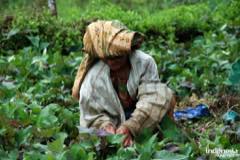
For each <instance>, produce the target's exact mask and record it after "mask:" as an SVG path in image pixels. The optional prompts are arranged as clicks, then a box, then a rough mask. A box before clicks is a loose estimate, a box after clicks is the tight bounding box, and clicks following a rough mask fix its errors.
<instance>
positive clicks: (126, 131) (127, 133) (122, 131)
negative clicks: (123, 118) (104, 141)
mask: <svg viewBox="0 0 240 160" xmlns="http://www.w3.org/2000/svg"><path fill="white" fill-rule="evenodd" d="M116 134H123V135H125V139H124V140H123V146H124V147H128V146H131V145H132V144H133V140H132V135H131V133H130V131H129V129H128V128H127V127H125V126H120V127H119V128H118V129H117V130H116Z"/></svg>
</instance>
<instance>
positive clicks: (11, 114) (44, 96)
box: [0, 0, 240, 160]
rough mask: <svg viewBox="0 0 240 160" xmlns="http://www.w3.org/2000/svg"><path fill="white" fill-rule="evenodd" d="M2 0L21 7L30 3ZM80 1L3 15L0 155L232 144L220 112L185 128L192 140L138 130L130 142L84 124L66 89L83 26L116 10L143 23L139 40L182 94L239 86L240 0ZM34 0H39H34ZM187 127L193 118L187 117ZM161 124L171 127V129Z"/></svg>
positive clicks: (160, 154)
mask: <svg viewBox="0 0 240 160" xmlns="http://www.w3.org/2000/svg"><path fill="white" fill-rule="evenodd" d="M4 2H5V5H7V4H9V7H10V8H12V9H19V10H20V9H21V8H24V4H25V5H26V4H28V2H29V3H30V1H25V3H23V1H16V4H15V5H14V4H13V3H12V1H8V2H7V1H4ZM82 2H83V3H81V4H80V2H79V1H71V2H69V1H59V6H58V8H59V18H58V19H56V18H54V17H51V16H50V15H49V13H48V12H46V11H45V8H44V7H42V8H39V9H38V10H37V12H36V11H35V13H33V14H29V13H31V8H34V7H30V11H29V10H28V9H26V10H27V11H26V13H25V12H20V11H19V10H17V11H16V15H14V16H13V17H11V15H9V16H8V17H6V18H3V19H2V20H1V23H0V27H1V28H0V30H1V34H0V83H1V84H0V97H1V98H0V156H1V159H17V158H18V159H27V160H28V159H89V160H91V159H150V158H156V159H161V158H162V159H167V158H168V159H196V157H198V156H200V155H205V148H206V147H210V148H214V147H223V148H231V147H233V146H232V145H231V143H234V141H232V140H231V137H228V136H227V135H226V134H222V133H221V127H222V126H221V122H216V123H215V122H214V124H213V127H212V128H215V130H211V129H210V128H207V129H206V132H202V131H199V130H197V129H196V130H191V131H188V129H186V130H187V133H189V137H188V142H186V143H182V142H173V141H172V139H163V140H162V139H159V138H158V136H157V135H156V134H155V135H152V134H149V133H142V135H140V136H139V137H138V138H136V143H135V144H134V146H132V147H129V148H123V147H122V146H121V139H122V138H123V137H122V136H119V135H116V136H112V135H110V136H107V137H99V136H97V135H94V134H88V133H79V131H78V128H77V127H76V126H77V125H78V124H79V109H78V103H77V102H76V101H74V100H73V99H72V98H71V96H70V92H71V87H72V84H73V80H74V76H75V73H76V70H77V67H78V65H79V63H80V62H81V59H82V56H81V54H82V52H81V48H82V37H83V33H84V29H85V26H86V24H87V23H88V22H89V21H91V20H94V19H96V18H99V19H119V20H121V21H122V22H124V23H125V24H126V25H127V26H128V27H130V28H131V29H134V30H138V31H141V32H143V33H144V34H145V35H146V41H145V43H144V44H143V46H142V49H143V50H145V51H146V52H147V53H149V54H150V55H152V56H153V57H154V59H155V61H156V62H157V66H158V70H159V74H160V78H161V80H162V81H163V82H166V83H168V84H169V86H170V87H171V88H173V90H174V91H176V93H177V95H178V96H182V97H183V96H186V95H188V94H191V93H192V92H195V93H198V95H200V96H203V95H205V94H206V93H208V94H212V95H215V94H217V93H219V92H221V91H222V90H225V89H226V88H227V87H229V90H230V91H235V90H236V89H237V87H235V86H237V85H239V50H240V39H239V36H240V34H239V33H240V28H239V25H240V23H239V22H240V21H239V17H240V16H239V15H240V14H239V5H240V3H239V1H237V0H231V1H224V0H214V1H181V2H179V3H177V4H178V5H176V3H174V2H176V1H175V0H172V1H165V0H164V1H162V0H161V1H160V0H158V1H155V3H156V4H157V2H162V3H161V5H160V6H158V5H154V3H148V1H145V0H141V1H135V0H134V1H131V6H130V8H131V9H132V10H129V9H127V7H126V5H127V3H126V1H122V2H118V1H113V2H111V1H108V0H94V1H90V2H87V1H82ZM36 3H38V4H44V3H45V2H43V1H41V0H40V1H38V2H36ZM20 4H22V6H21V7H19V6H20ZM74 4H76V5H74ZM11 5H12V6H11ZM31 5H33V6H35V5H36V4H35V3H34V2H32V1H31ZM31 5H30V6H31ZM81 5H82V6H81ZM141 5H144V7H142V6H141ZM16 6H17V7H16ZM28 6H29V5H28ZM40 6H41V5H40ZM66 6H72V8H70V7H69V8H70V9H69V8H67V7H66ZM153 7H155V8H154V9H152V8H153ZM10 8H8V9H9V10H11V9H10ZM71 10H72V11H71ZM66 17H68V18H66ZM238 93H239V92H238ZM205 123H207V122H203V123H202V124H205ZM165 124H169V125H170V123H167V122H166V123H165ZM199 124H201V122H199V123H196V125H199ZM186 128H193V129H194V128H197V127H196V126H193V125H189V124H188V125H187V127H186ZM164 134H166V135H174V134H173V133H171V131H169V130H164ZM170 142H171V143H174V144H176V145H178V146H179V148H180V149H179V150H180V151H179V153H171V152H169V151H167V150H166V148H165V147H166V145H168V144H169V143H170Z"/></svg>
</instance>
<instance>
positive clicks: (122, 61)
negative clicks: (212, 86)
mask: <svg viewBox="0 0 240 160" xmlns="http://www.w3.org/2000/svg"><path fill="white" fill-rule="evenodd" d="M142 41H143V36H142V35H141V34H140V33H138V32H134V31H130V30H128V29H127V28H126V27H125V26H124V25H122V24H121V23H120V22H118V21H96V22H93V23H91V24H90V25H89V26H88V27H87V30H86V33H85V35H84V38H83V43H84V49H83V50H84V52H85V55H84V59H83V61H82V63H81V65H80V67H79V70H78V73H77V76H76V79H75V82H74V86H73V93H72V94H73V96H74V97H76V98H78V99H79V104H80V126H83V127H95V128H98V129H104V130H105V131H107V132H109V133H112V134H115V133H116V134H124V135H126V138H125V139H124V142H123V144H124V146H129V145H131V144H132V138H133V137H134V136H136V135H137V134H138V133H139V132H140V131H141V130H142V129H143V128H149V129H154V128H155V127H156V125H157V124H158V123H159V122H160V121H161V119H162V118H163V116H164V115H165V114H166V112H167V111H169V109H170V108H172V109H173V107H174V98H173V93H172V91H171V90H170V89H169V88H168V87H167V86H166V85H165V84H162V83H161V82H160V80H159V75H158V71H157V66H156V63H155V62H154V60H153V58H152V57H151V56H149V55H148V54H146V53H144V52H142V51H140V50H136V49H137V48H139V47H140V45H141V43H142ZM79 94H80V95H79ZM172 109H171V110H172Z"/></svg>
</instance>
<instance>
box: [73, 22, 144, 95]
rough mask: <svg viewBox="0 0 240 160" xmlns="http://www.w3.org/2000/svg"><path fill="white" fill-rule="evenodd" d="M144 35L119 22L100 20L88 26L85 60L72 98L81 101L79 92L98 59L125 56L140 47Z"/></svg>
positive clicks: (85, 39) (85, 40)
mask: <svg viewBox="0 0 240 160" xmlns="http://www.w3.org/2000/svg"><path fill="white" fill-rule="evenodd" d="M142 42H143V35H142V34H141V33H139V32H135V31H131V30H129V29H128V28H127V27H126V26H124V25H123V24H122V23H121V22H119V21H116V20H115V21H104V20H98V21H96V22H93V23H91V24H89V25H88V26H87V29H86V32H85V34H84V37H83V45H84V47H83V51H84V56H83V60H82V62H81V64H80V66H79V68H78V71H77V75H76V77H75V81H74V85H73V88H72V96H73V97H74V98H76V99H79V90H80V87H81V84H82V82H83V80H84V77H85V76H86V74H87V72H88V70H89V69H90V68H91V66H92V65H93V64H94V62H95V61H96V59H99V58H100V59H104V58H108V57H116V56H124V55H128V54H131V53H132V52H133V50H135V49H137V48H138V47H140V45H141V43H142Z"/></svg>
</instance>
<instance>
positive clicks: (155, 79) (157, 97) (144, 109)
mask: <svg viewBox="0 0 240 160" xmlns="http://www.w3.org/2000/svg"><path fill="white" fill-rule="evenodd" d="M148 61H149V62H148V63H147V66H146V67H145V68H146V70H145V72H144V73H143V74H142V76H141V77H140V84H139V87H138V96H137V99H138V102H137V104H136V109H135V110H134V112H133V114H132V116H131V118H130V119H128V120H127V121H125V122H124V123H123V124H122V125H123V126H126V127H127V128H128V129H129V130H130V131H131V133H132V134H133V135H134V136H135V135H136V134H137V133H139V131H141V130H142V129H143V128H150V129H153V128H154V127H156V125H157V124H158V123H159V122H160V121H161V119H162V118H163V116H164V115H165V114H166V112H167V111H168V110H169V107H170V101H171V99H172V98H173V93H172V91H171V90H170V89H169V88H168V87H167V86H166V85H165V84H162V83H161V82H160V80H159V75H158V71H157V66H156V63H155V62H154V60H153V58H151V57H149V58H148Z"/></svg>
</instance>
